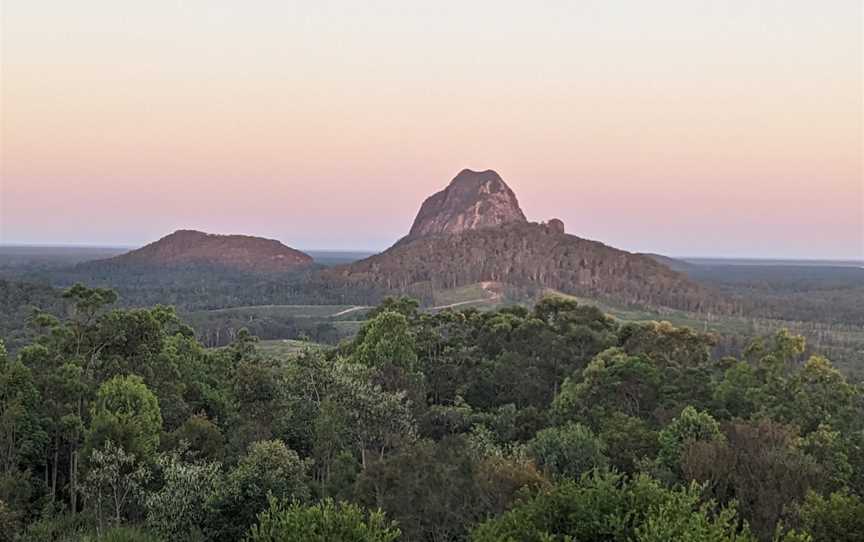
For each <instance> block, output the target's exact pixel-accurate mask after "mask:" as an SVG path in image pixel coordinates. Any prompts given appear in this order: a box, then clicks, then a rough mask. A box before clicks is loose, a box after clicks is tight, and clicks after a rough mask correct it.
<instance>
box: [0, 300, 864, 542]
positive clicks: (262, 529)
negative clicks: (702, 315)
mask: <svg viewBox="0 0 864 542" xmlns="http://www.w3.org/2000/svg"><path fill="white" fill-rule="evenodd" d="M64 298H65V303H66V304H68V307H66V310H64V311H62V312H61V313H57V314H54V315H52V314H49V313H40V314H37V315H35V316H33V317H29V318H28V319H27V321H28V324H27V325H28V329H27V332H26V333H24V331H23V330H15V331H14V333H13V332H12V330H4V332H6V333H12V334H13V336H14V337H15V340H16V341H24V340H25V339H26V344H22V345H21V347H20V348H18V349H17V350H16V352H15V354H14V355H10V354H8V353H7V352H6V350H5V349H4V348H2V347H0V541H2V542H12V541H20V542H30V541H34V542H35V541H40V542H41V541H69V542H83V541H94V540H99V541H121V540H122V541H148V542H155V541H162V542H169V541H214V542H223V541H225V542H228V541H239V540H247V541H250V542H263V541H273V542H275V541H294V540H298V541H300V540H313V541H314V540H320V541H325V540H328V541H332V540H346V541H358V542H359V541H376V542H378V541H380V542H394V541H400V540H401V541H429V542H443V541H462V540H465V541H474V542H486V541H511V540H512V541H537V542H540V541H561V542H563V541H574V542H578V541H606V540H610V541H639V542H649V541H650V542H654V541H657V542H659V541H682V542H683V541H702V540H710V541H718V542H721V541H774V540H777V541H786V542H803V541H844V540H849V541H852V540H862V539H864V502H862V495H864V416H862V414H864V411H862V410H864V409H862V405H864V403H862V397H864V394H862V391H864V390H862V388H861V386H860V385H859V384H858V383H856V382H852V381H849V380H848V379H847V378H846V377H845V376H844V375H843V374H841V373H840V372H839V371H837V370H836V369H835V368H834V367H833V366H832V364H831V362H830V361H829V360H828V359H826V358H825V357H821V356H819V355H813V356H808V357H806V358H805V356H804V352H805V346H806V345H805V343H804V340H803V338H801V337H799V336H796V335H794V334H792V333H789V332H785V331H782V332H779V333H776V334H774V335H772V336H769V337H764V338H761V339H759V340H756V341H754V342H753V343H752V344H751V345H750V346H749V347H748V348H747V349H746V350H745V351H744V353H743V355H741V356H739V357H736V358H733V357H723V358H717V357H715V356H713V355H712V346H713V344H714V342H715V340H716V338H715V337H713V336H712V335H709V334H705V333H700V332H697V331H694V330H692V329H689V328H683V327H675V326H673V325H671V324H669V323H666V322H652V323H647V324H622V323H620V322H619V321H617V320H614V319H613V318H611V317H609V316H607V315H606V314H604V313H603V312H602V311H600V310H598V309H597V308H595V307H591V306H587V305H582V304H579V303H577V302H575V301H573V300H568V299H564V298H560V297H558V298H553V297H550V298H545V299H543V300H541V301H540V302H538V303H537V304H536V305H535V306H533V307H532V308H527V307H522V306H514V307H507V308H502V309H499V310H494V311H485V312H482V311H477V310H465V311H453V310H445V311H441V312H438V313H434V314H433V313H428V312H423V311H420V310H419V308H418V307H419V304H418V303H417V302H416V301H413V300H411V299H407V298H391V299H388V300H386V301H385V302H384V303H383V304H381V305H380V306H378V307H377V308H375V309H374V310H373V311H372V312H371V313H370V315H369V320H368V321H367V322H366V323H365V324H364V326H363V328H362V329H361V330H360V332H359V333H358V334H357V336H356V337H355V338H353V339H352V340H349V341H344V342H342V343H341V344H340V345H339V346H338V347H334V348H330V349H321V348H316V349H308V350H306V351H304V352H301V353H300V354H296V355H290V356H288V355H284V356H274V355H268V354H266V353H264V352H262V351H261V349H259V348H258V347H257V341H256V338H255V337H254V336H253V335H252V334H250V333H248V332H241V333H238V334H237V336H236V337H235V338H234V340H233V342H232V343H231V344H230V345H228V346H225V347H221V348H205V347H204V346H203V345H202V344H201V343H200V342H199V341H198V340H197V339H196V337H195V333H194V332H193V330H192V328H191V327H189V326H188V325H187V324H186V323H184V322H183V321H182V320H181V318H180V317H179V316H178V314H177V313H176V312H175V310H174V309H173V308H171V307H165V306H155V307H150V308H134V309H126V308H116V307H114V303H115V302H116V300H117V296H116V294H115V293H114V292H113V291H111V290H108V289H94V288H88V287H84V286H80V285H77V286H74V287H72V288H70V289H68V290H66V291H65V293H64Z"/></svg>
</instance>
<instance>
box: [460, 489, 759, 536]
mask: <svg viewBox="0 0 864 542" xmlns="http://www.w3.org/2000/svg"><path fill="white" fill-rule="evenodd" d="M471 540H472V541H473V542H493V541H494V542H535V541H536V542H551V541H561V542H565V541H580V542H581V541H585V542H595V541H596V542H606V541H616V542H617V541H620V542H625V541H627V542H629V541H638V542H702V541H714V542H755V540H756V539H755V538H754V537H753V536H751V535H750V534H749V531H748V529H747V527H746V525H742V523H741V521H740V520H739V519H738V516H737V512H736V510H735V507H734V506H730V507H718V506H716V504H715V503H713V502H711V501H703V500H702V499H701V489H700V487H699V486H696V485H692V486H689V487H686V488H678V489H674V490H670V489H666V488H664V487H662V486H661V485H660V484H659V483H658V482H656V481H654V480H651V479H650V478H647V477H645V476H638V477H636V478H633V479H627V478H624V477H622V476H621V475H618V474H614V473H609V472H594V473H593V474H591V475H586V476H583V477H582V479H581V480H579V481H566V482H563V483H561V484H559V485H557V486H555V487H554V488H552V489H550V490H548V491H544V492H541V493H539V494H537V495H535V496H532V497H530V498H528V499H526V500H524V501H523V502H521V503H519V504H518V505H517V506H516V507H514V508H513V509H512V510H511V511H509V512H506V513H505V514H503V515H502V516H500V517H499V518H496V519H492V520H489V521H487V522H485V523H483V524H482V525H480V526H479V527H477V528H476V529H475V530H474V531H473V532H472V534H471Z"/></svg>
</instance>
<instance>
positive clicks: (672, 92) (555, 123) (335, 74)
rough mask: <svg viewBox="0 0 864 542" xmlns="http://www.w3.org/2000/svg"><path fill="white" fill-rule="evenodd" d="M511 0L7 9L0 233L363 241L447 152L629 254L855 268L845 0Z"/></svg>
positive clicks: (863, 91)
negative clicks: (829, 261)
mask: <svg viewBox="0 0 864 542" xmlns="http://www.w3.org/2000/svg"><path fill="white" fill-rule="evenodd" d="M361 4H362V8H361ZM531 4H532V3H526V2H515V1H514V2H507V1H503V0H499V1H496V2H492V1H489V2H479V1H478V2H468V3H465V2H439V3H431V2H423V3H419V2H418V3H412V2H407V1H399V2H397V1H388V2H320V1H319V2H311V1H310V2H276V1H274V2H266V1H259V2H253V3H244V2H234V1H229V0H188V1H179V0H171V1H169V0H150V1H148V2H116V1H108V0H90V1H88V2H56V1H54V2H51V1H47V0H5V1H4V2H3V3H2V10H3V12H2V14H0V20H2V73H0V82H2V103H0V106H2V109H0V114H2V125H0V127H2V133H0V135H2V141H0V151H2V156H0V159H2V164H0V174H2V178H0V243H43V244H45V243H77V244H82V243H90V244H123V245H126V244H132V245H135V244H142V243H144V242H148V241H151V240H153V239H156V238H158V237H161V236H162V235H165V234H167V233H169V232H170V231H173V230H175V229H178V228H196V229H202V230H205V231H210V232H217V233H248V234H254V235H264V236H268V237H275V238H278V239H280V240H282V241H283V242H285V243H286V244H289V245H292V246H296V247H300V248H341V249H379V248H384V247H386V246H388V245H389V244H390V243H392V242H393V241H394V240H395V239H397V238H398V237H400V236H401V235H403V234H405V233H406V232H407V231H408V229H409V227H410V224H411V220H412V219H413V216H414V214H415V213H416V211H417V209H418V208H419V206H420V203H421V202H422V200H423V199H424V198H425V197H426V196H428V195H430V194H431V193H432V192H434V191H437V190H439V189H441V188H442V187H443V186H445V185H446V184H447V182H449V180H450V179H451V178H452V177H453V176H454V175H455V174H456V173H457V172H458V171H459V170H461V169H462V168H465V167H468V168H472V169H487V168H491V169H495V170H496V171H498V172H499V173H500V174H501V175H502V177H503V178H504V179H505V180H506V181H507V182H508V183H509V184H510V186H511V187H512V188H513V189H514V190H515V191H516V193H517V195H518V196H519V198H520V201H521V203H522V206H523V209H524V210H525V213H526V214H527V215H528V217H529V219H532V220H545V219H548V218H551V217H560V218H561V219H563V220H564V221H565V223H566V224H567V230H568V231H569V232H570V233H574V234H576V235H580V236H583V237H588V238H593V239H598V240H601V241H603V242H606V243H607V244H611V245H613V246H618V247H620V248H624V249H628V250H633V251H652V252H661V253H666V254H670V255H713V256H753V257H800V258H861V257H864V218H862V214H864V211H862V209H864V189H862V184H864V180H862V175H864V174H862V168H864V162H862V149H864V143H862V116H864V106H862V101H864V87H862V70H864V67H862V47H864V41H862V39H864V38H862V4H861V3H860V2H859V1H857V0H848V1H843V0H836V1H833V2H829V3H817V2H809V1H800V2H791V1H783V2H781V1H759V2H712V1H694V0H686V1H685V0H680V1H672V0H667V1H664V2H629V1H623V0H621V1H606V2H599V1H585V2H565V1H560V2H543V3H542V5H539V6H538V5H531Z"/></svg>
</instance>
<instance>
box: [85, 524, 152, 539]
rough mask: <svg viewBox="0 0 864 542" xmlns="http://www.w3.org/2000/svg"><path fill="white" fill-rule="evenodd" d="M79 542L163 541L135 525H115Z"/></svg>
mask: <svg viewBox="0 0 864 542" xmlns="http://www.w3.org/2000/svg"><path fill="white" fill-rule="evenodd" d="M77 542H162V539H161V538H158V537H156V536H154V535H152V534H150V533H148V532H145V531H142V530H140V529H137V528H135V527H114V528H112V529H108V530H107V531H105V532H104V533H102V534H101V535H95V536H89V535H87V536H83V537H82V538H80V539H79V540H78V541H77Z"/></svg>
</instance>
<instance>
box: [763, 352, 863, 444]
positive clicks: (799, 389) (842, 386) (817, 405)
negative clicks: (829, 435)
mask: <svg viewBox="0 0 864 542" xmlns="http://www.w3.org/2000/svg"><path fill="white" fill-rule="evenodd" d="M785 391H786V393H785V394H784V395H785V396H784V397H782V399H781V400H780V401H778V403H777V404H776V406H775V407H774V409H775V411H776V412H777V415H778V417H780V419H783V420H786V421H789V422H791V423H795V424H796V425H798V426H799V427H800V428H801V430H802V432H804V433H808V432H810V431H813V430H815V429H816V428H817V427H818V426H819V424H828V425H831V426H832V427H836V428H838V429H840V428H843V429H846V428H852V427H855V426H857V427H860V426H861V417H860V415H856V413H857V412H860V411H859V410H858V409H859V408H860V400H861V393H860V391H859V390H857V389H855V387H854V386H852V385H851V384H849V383H848V382H847V381H846V378H845V377H844V376H843V375H842V374H840V372H839V371H838V370H837V369H835V368H834V367H833V366H832V365H831V362H830V361H828V360H827V359H825V358H823V357H821V356H813V357H811V358H810V359H809V360H808V361H807V363H805V364H804V367H803V368H802V369H801V370H800V371H798V372H796V373H795V374H794V375H793V376H792V378H791V379H790V380H789V383H788V385H787V386H786V390H785Z"/></svg>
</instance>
